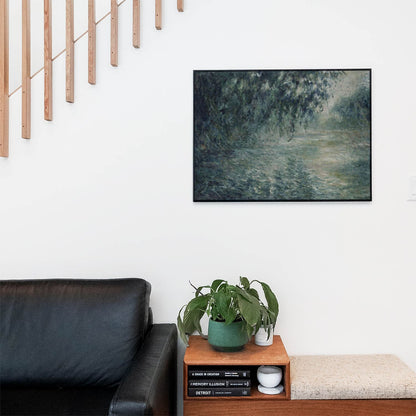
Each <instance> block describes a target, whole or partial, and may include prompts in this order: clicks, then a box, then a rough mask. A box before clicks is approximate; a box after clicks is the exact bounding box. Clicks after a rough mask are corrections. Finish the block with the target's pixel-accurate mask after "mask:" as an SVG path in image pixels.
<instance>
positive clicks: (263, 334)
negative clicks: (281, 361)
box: [254, 325, 273, 347]
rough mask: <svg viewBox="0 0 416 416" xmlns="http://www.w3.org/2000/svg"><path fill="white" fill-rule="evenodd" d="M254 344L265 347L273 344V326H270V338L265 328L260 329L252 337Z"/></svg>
mask: <svg viewBox="0 0 416 416" xmlns="http://www.w3.org/2000/svg"><path fill="white" fill-rule="evenodd" d="M254 342H255V344H256V345H260V346H262V347H267V346H269V345H272V344H273V326H272V325H270V337H269V336H268V330H267V328H264V327H261V328H260V329H259V330H258V332H257V333H256V335H255V336H254Z"/></svg>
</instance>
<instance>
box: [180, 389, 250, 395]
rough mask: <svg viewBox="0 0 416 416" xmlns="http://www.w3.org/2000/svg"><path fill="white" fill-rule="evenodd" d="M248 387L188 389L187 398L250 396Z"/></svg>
mask: <svg viewBox="0 0 416 416" xmlns="http://www.w3.org/2000/svg"><path fill="white" fill-rule="evenodd" d="M250 394H251V391H250V388H249V387H225V388H223V387H216V388H207V389H203V388H189V389H188V396H189V397H213V396H235V397H237V396H238V397H241V396H250Z"/></svg>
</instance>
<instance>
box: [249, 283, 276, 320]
mask: <svg viewBox="0 0 416 416" xmlns="http://www.w3.org/2000/svg"><path fill="white" fill-rule="evenodd" d="M253 282H257V283H259V284H260V285H261V287H262V289H263V293H264V296H265V298H266V301H267V306H268V308H269V310H270V311H271V312H272V313H273V314H274V322H273V325H274V324H275V323H276V319H277V316H278V315H279V303H278V301H277V298H276V295H275V294H274V293H273V291H272V290H271V289H270V286H269V285H268V284H267V283H263V282H260V281H259V280H253Z"/></svg>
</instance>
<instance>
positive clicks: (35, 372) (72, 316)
mask: <svg viewBox="0 0 416 416" xmlns="http://www.w3.org/2000/svg"><path fill="white" fill-rule="evenodd" d="M150 289H151V287H150V284H149V283H148V282H146V281H145V280H142V279H108V280H80V279H49V280H7V281H0V383H1V384H3V385H21V386H23V385H33V384H37V385H39V384H48V385H51V384H54V385H62V386H68V385H72V386H74V385H77V386H83V385H85V386H87V385H89V386H91V385H95V386H112V385H115V384H116V383H117V382H119V380H120V379H121V377H122V376H123V374H124V373H125V371H126V369H127V368H128V366H129V364H130V362H131V360H132V359H133V356H134V354H135V353H136V351H137V349H138V348H139V346H140V345H141V343H142V341H143V339H144V336H145V332H146V331H147V326H148V319H149V297H150Z"/></svg>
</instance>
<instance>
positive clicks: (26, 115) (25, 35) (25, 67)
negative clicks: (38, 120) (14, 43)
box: [22, 0, 31, 139]
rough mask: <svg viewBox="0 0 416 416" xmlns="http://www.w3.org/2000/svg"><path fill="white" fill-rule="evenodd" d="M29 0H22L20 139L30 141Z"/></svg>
mask: <svg viewBox="0 0 416 416" xmlns="http://www.w3.org/2000/svg"><path fill="white" fill-rule="evenodd" d="M30 125H31V78H30V0H22V137H23V138H24V139H30Z"/></svg>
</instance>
